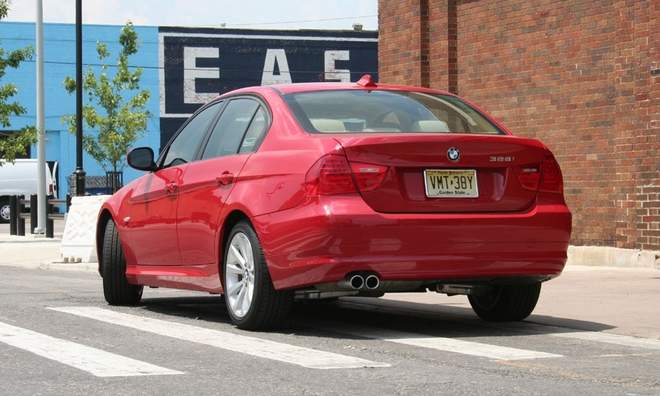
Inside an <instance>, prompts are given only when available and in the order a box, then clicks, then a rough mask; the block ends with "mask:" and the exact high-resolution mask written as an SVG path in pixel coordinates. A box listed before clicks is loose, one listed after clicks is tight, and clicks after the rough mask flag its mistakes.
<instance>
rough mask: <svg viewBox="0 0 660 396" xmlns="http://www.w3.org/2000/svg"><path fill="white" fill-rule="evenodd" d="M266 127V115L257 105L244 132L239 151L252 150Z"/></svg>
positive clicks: (247, 151)
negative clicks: (255, 111)
mask: <svg viewBox="0 0 660 396" xmlns="http://www.w3.org/2000/svg"><path fill="white" fill-rule="evenodd" d="M266 127H268V115H267V113H266V110H264V108H263V107H261V106H259V109H258V110H257V113H256V114H255V115H254V117H253V118H252V123H250V127H249V128H248V130H247V132H246V133H245V137H244V138H243V142H242V143H241V148H240V149H239V150H238V152H239V153H249V152H251V151H254V149H255V147H256V145H257V144H258V143H259V142H260V141H261V138H262V137H263V135H264V133H265V132H266Z"/></svg>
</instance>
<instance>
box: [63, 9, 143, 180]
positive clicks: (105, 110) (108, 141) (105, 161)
mask: <svg viewBox="0 0 660 396" xmlns="http://www.w3.org/2000/svg"><path fill="white" fill-rule="evenodd" d="M119 43H120V44H121V49H120V51H119V56H118V58H117V64H116V69H117V70H116V72H115V74H114V76H112V77H110V76H109V75H108V74H109V69H110V66H109V65H108V64H107V59H108V57H109V56H110V52H109V51H108V47H107V46H106V44H104V43H101V42H98V43H97V44H96V53H97V55H98V58H99V60H100V62H101V64H102V65H101V72H100V74H99V75H98V76H97V75H96V73H95V72H94V70H92V68H89V69H88V70H87V72H86V73H85V75H84V77H83V89H84V90H85V91H87V103H86V104H85V105H83V120H84V121H85V124H86V125H87V126H88V127H89V128H91V129H95V130H97V131H98V133H97V134H95V135H92V134H85V135H84V136H83V148H84V149H85V151H87V153H89V155H91V156H92V158H94V159H95V160H96V161H97V162H98V163H99V164H100V165H101V167H103V169H104V170H105V171H106V172H107V171H108V170H109V169H112V171H114V172H118V171H121V170H122V169H123V168H124V161H123V159H124V156H125V155H126V152H127V151H128V149H129V148H130V147H131V146H132V145H133V144H134V143H135V141H136V140H138V139H139V138H140V137H141V136H142V135H144V132H145V130H146V128H147V120H148V119H149V117H150V114H149V112H148V111H147V110H146V104H147V102H148V101H149V97H150V93H149V91H147V90H141V89H140V77H141V76H142V68H131V67H129V65H128V58H129V57H130V56H131V55H134V54H135V53H137V51H138V36H137V33H136V32H135V29H134V28H133V24H132V23H131V22H128V23H127V24H126V25H125V26H124V27H123V28H122V29H121V33H120V34H119ZM131 69H134V71H131ZM64 87H65V88H66V90H67V91H68V92H69V93H73V92H75V90H76V81H75V80H74V79H73V78H71V77H67V78H66V79H65V80H64ZM64 122H65V123H66V124H67V125H68V129H69V131H70V132H71V133H75V132H76V117H75V115H70V116H65V117H64Z"/></svg>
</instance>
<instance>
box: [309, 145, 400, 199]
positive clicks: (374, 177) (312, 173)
mask: <svg viewBox="0 0 660 396" xmlns="http://www.w3.org/2000/svg"><path fill="white" fill-rule="evenodd" d="M388 169H389V168H388V167H387V166H382V165H375V164H366V163H362V162H351V163H350V164H349V162H348V160H347V159H346V157H345V156H343V155H341V154H334V153H333V154H328V155H325V156H323V157H321V159H319V160H318V161H316V163H315V164H314V165H312V167H311V168H310V169H309V171H308V172H307V175H306V176H305V186H306V190H307V193H308V194H310V195H336V194H352V193H356V192H358V189H359V190H360V191H362V192H365V191H372V190H375V189H376V188H378V187H379V186H380V185H381V183H382V182H383V180H384V179H385V175H386V174H387V170H388ZM356 185H357V189H356Z"/></svg>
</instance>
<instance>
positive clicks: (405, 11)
mask: <svg viewBox="0 0 660 396" xmlns="http://www.w3.org/2000/svg"><path fill="white" fill-rule="evenodd" d="M379 15H380V16H379V26H380V36H379V37H380V38H379V75H380V80H381V82H385V83H396V84H411V85H428V86H431V87H434V88H441V89H448V90H450V91H453V92H457V93H458V94H460V95H462V96H465V97H467V98H469V99H472V100H474V101H476V102H477V103H479V104H480V105H482V106H483V107H484V108H486V109H487V110H489V111H490V112H491V113H492V114H493V115H494V116H495V117H497V118H499V119H501V120H502V121H503V122H504V123H505V124H506V125H507V126H508V127H510V128H511V129H512V130H513V131H514V133H516V134H518V135H523V136H531V137H536V138H539V139H541V140H542V141H543V142H544V143H545V144H546V145H547V146H548V147H549V148H550V149H551V150H552V151H553V152H554V153H555V155H556V156H557V158H558V160H559V162H560V164H561V166H562V170H563V172H564V179H565V192H566V199H567V202H568V204H569V206H570V207H571V209H572V211H573V214H574V220H573V226H574V233H573V240H572V243H573V244H576V245H604V246H615V247H623V248H641V249H660V228H659V224H660V222H659V220H658V219H659V217H658V216H659V213H658V211H659V210H660V198H659V193H658V189H660V136H659V135H660V98H659V96H658V93H659V90H660V88H659V87H660V54H659V53H658V51H659V50H658V42H660V22H659V21H660V2H658V1H654V0H635V1H633V0H627V1H626V0H610V1H599V0H572V1H557V0H402V1H398V0H397V1H394V0H380V2H379Z"/></svg>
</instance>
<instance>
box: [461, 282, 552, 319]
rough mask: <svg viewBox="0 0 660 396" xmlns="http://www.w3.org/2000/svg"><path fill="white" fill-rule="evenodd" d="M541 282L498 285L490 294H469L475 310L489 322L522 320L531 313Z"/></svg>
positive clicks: (537, 297)
mask: <svg viewBox="0 0 660 396" xmlns="http://www.w3.org/2000/svg"><path fill="white" fill-rule="evenodd" d="M540 293H541V283H540V282H538V283H532V284H526V285H525V284H522V285H506V286H498V287H497V288H496V289H495V290H493V291H492V292H490V293H488V294H482V295H474V296H468V299H469V300H470V305H472V309H473V310H474V312H475V313H476V314H477V315H478V316H479V317H480V318H481V319H483V320H486V321H489V322H514V321H520V320H523V319H525V318H526V317H528V316H529V315H531V313H532V311H533V310H534V307H536V303H537V302H538V300H539V294H540Z"/></svg>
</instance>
